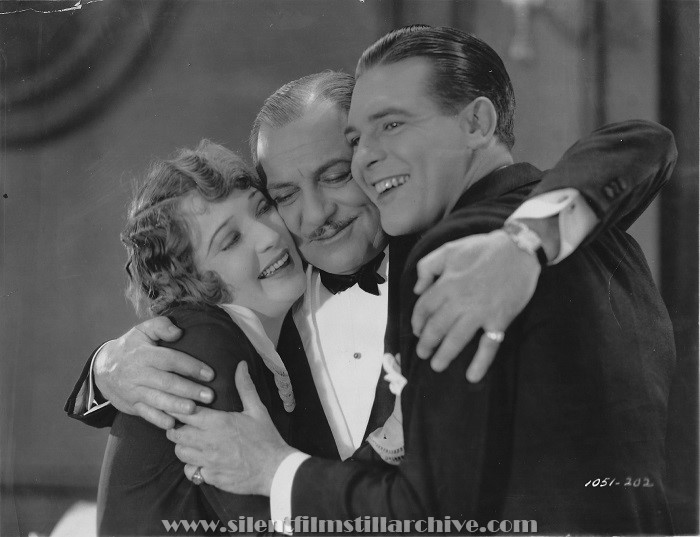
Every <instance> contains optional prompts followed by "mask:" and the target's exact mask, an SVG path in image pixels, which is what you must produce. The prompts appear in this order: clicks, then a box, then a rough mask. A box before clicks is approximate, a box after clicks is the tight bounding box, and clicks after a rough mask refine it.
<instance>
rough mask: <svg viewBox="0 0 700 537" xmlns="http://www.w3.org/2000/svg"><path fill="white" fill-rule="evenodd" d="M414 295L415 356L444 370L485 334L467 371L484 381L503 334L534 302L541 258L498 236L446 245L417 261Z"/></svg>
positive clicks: (475, 237) (470, 376)
mask: <svg viewBox="0 0 700 537" xmlns="http://www.w3.org/2000/svg"><path fill="white" fill-rule="evenodd" d="M417 271H418V279H417V282H416V285H415V287H414V292H415V293H417V294H420V295H421V296H420V298H419V299H418V301H417V302H416V305H415V307H414V308H413V316H412V318H411V324H412V327H413V333H414V334H415V336H416V337H418V338H419V341H418V345H417V346H416V353H417V354H418V356H419V357H420V358H423V359H428V358H430V365H431V367H432V368H433V369H434V370H435V371H444V370H445V369H447V367H448V366H449V365H450V363H451V362H452V361H453V360H454V359H455V358H456V357H457V355H458V354H459V353H460V352H461V351H462V350H463V349H464V347H465V346H466V345H467V344H468V343H469V341H471V340H472V338H473V337H474V336H475V335H476V333H477V332H478V331H479V329H483V330H484V335H483V336H482V337H481V339H480V341H479V348H478V350H477V352H476V354H475V355H474V358H473V360H472V362H471V364H470V365H469V368H468V369H467V372H466V376H467V380H469V381H470V382H478V381H480V380H481V379H482V378H483V377H484V375H485V374H486V372H487V371H488V369H489V367H490V366H491V363H492V362H493V360H494V358H495V356H496V353H497V352H498V348H499V345H500V343H501V342H502V341H503V338H504V336H505V334H504V331H505V329H506V328H507V327H508V326H509V325H510V323H511V322H512V321H513V319H515V317H516V316H517V315H518V314H519V313H520V312H521V311H522V310H523V309H524V308H525V306H527V304H528V302H529V301H530V299H531V298H532V295H533V294H534V292H535V287H536V286H537V280H538V278H539V276H540V271H541V267H540V264H539V262H538V260H537V258H536V257H535V256H533V255H530V254H529V253H527V252H525V251H523V250H521V249H520V248H518V246H516V245H515V244H514V243H513V241H512V240H511V239H510V238H509V237H508V235H507V234H506V233H505V232H504V231H502V230H498V231H493V232H491V233H488V234H483V235H471V236H468V237H465V238H463V239H459V240H456V241H452V242H448V243H446V244H443V245H442V246H441V247H440V248H438V249H437V250H435V251H433V252H431V253H430V254H428V255H427V256H425V257H424V258H423V259H421V260H420V261H419V262H418V267H417Z"/></svg>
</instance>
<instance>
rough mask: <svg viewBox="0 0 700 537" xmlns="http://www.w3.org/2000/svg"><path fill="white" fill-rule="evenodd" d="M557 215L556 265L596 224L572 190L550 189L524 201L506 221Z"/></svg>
mask: <svg viewBox="0 0 700 537" xmlns="http://www.w3.org/2000/svg"><path fill="white" fill-rule="evenodd" d="M557 214H558V215H559V219H558V222H559V238H560V242H559V255H558V256H557V257H556V259H553V260H552V261H550V262H549V264H550V265H556V264H557V263H559V262H560V261H562V260H563V259H566V258H567V257H568V256H569V255H570V254H571V252H573V251H574V250H576V248H577V247H578V246H579V244H581V243H582V242H583V241H584V239H585V238H586V237H587V236H588V234H589V233H590V232H591V231H592V230H593V228H594V227H595V226H596V224H597V223H598V217H597V216H596V215H595V213H594V212H593V209H591V207H590V206H589V205H588V203H587V202H586V200H585V199H584V198H583V196H582V195H581V193H580V192H579V191H578V190H576V189H575V188H562V189H559V190H552V191H551V192H546V193H544V194H540V195H539V196H535V197H534V198H532V199H529V200H527V201H525V202H524V203H523V204H522V205H521V206H520V207H518V208H517V209H516V210H515V212H514V213H513V214H512V215H510V217H509V218H508V220H521V219H525V218H533V219H543V218H549V217H551V216H554V215H557Z"/></svg>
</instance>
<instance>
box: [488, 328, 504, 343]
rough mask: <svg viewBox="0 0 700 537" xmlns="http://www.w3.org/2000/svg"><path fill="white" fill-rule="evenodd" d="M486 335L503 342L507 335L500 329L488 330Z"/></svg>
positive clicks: (495, 341)
mask: <svg viewBox="0 0 700 537" xmlns="http://www.w3.org/2000/svg"><path fill="white" fill-rule="evenodd" d="M484 335H485V336H486V337H487V338H488V339H490V340H491V341H493V342H494V343H501V342H502V341H503V340H504V339H505V337H506V333H505V332H501V331H500V330H486V332H484Z"/></svg>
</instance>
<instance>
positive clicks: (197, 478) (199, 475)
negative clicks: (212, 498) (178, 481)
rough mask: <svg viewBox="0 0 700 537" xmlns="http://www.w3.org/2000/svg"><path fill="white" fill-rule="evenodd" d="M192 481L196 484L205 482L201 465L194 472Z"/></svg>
mask: <svg viewBox="0 0 700 537" xmlns="http://www.w3.org/2000/svg"><path fill="white" fill-rule="evenodd" d="M192 483H194V484H195V485H201V484H202V483H204V478H203V477H202V467H201V466H197V469H196V470H195V471H194V473H193V474H192Z"/></svg>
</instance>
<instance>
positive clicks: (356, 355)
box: [352, 352, 362, 360]
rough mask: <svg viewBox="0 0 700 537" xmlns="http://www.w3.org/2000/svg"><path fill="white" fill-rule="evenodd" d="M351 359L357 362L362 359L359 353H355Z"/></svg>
mask: <svg viewBox="0 0 700 537" xmlns="http://www.w3.org/2000/svg"><path fill="white" fill-rule="evenodd" d="M352 357H353V358H354V359H355V360H359V359H360V358H362V354H361V353H359V352H356V353H355V354H353V355H352Z"/></svg>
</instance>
